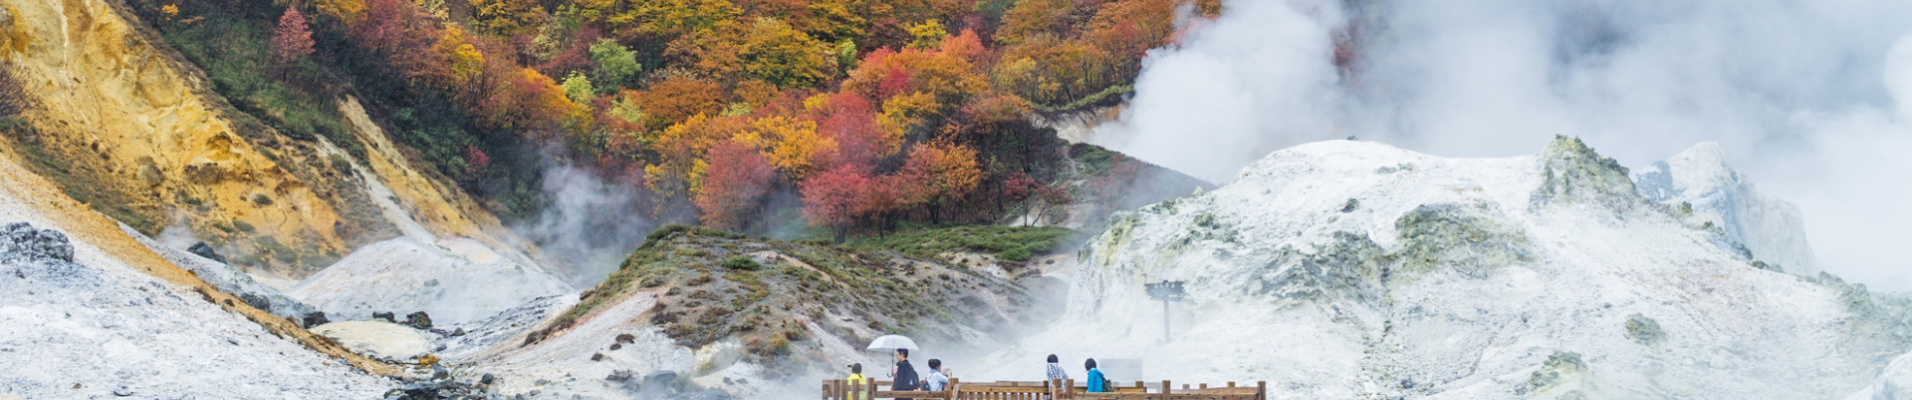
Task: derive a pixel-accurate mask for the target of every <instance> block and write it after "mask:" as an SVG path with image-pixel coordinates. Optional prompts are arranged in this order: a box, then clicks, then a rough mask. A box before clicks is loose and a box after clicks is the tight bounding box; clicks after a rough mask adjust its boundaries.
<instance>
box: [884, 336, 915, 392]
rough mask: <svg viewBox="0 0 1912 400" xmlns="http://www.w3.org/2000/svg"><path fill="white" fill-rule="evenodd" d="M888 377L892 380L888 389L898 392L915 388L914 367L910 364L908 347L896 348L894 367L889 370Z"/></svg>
mask: <svg viewBox="0 0 1912 400" xmlns="http://www.w3.org/2000/svg"><path fill="white" fill-rule="evenodd" d="M890 379H891V380H892V381H891V382H890V390H893V391H898V392H907V391H912V390H916V387H917V379H916V367H913V366H910V349H896V369H892V370H890ZM900 400H910V399H900Z"/></svg>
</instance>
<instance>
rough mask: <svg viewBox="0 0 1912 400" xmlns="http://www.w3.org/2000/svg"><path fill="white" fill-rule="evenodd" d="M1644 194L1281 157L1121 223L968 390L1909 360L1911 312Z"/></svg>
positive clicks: (1686, 376) (1460, 384)
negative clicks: (1046, 373) (1167, 299)
mask: <svg viewBox="0 0 1912 400" xmlns="http://www.w3.org/2000/svg"><path fill="white" fill-rule="evenodd" d="M1635 176H1636V175H1633V174H1631V173H1630V172H1629V171H1628V170H1627V169H1626V168H1624V167H1623V166H1621V165H1619V164H1618V163H1616V162H1613V161H1612V160H1611V159H1607V158H1605V157H1601V156H1599V155H1598V154H1597V153H1596V152H1594V151H1593V150H1592V149H1591V148H1588V147H1587V146H1586V145H1585V144H1584V143H1581V142H1580V141H1579V140H1577V139H1573V138H1558V139H1556V140H1555V141H1553V142H1552V143H1551V144H1549V146H1547V148H1546V149H1545V150H1544V151H1543V152H1542V153H1541V154H1540V155H1539V156H1529V157H1517V158H1504V159H1444V158H1438V157H1432V156H1427V155H1423V154H1416V153H1412V152H1408V151H1404V150H1400V149H1396V148H1392V147H1389V146H1386V145H1381V144H1375V143H1365V142H1354V141H1330V142H1320V143H1313V144H1307V145H1302V146H1297V147H1294V148H1290V149H1285V150H1281V151H1277V152H1275V153H1274V154H1271V155H1269V156H1268V157H1266V158H1264V159H1262V160H1260V161H1258V162H1256V163H1255V164H1254V165H1252V166H1250V167H1248V168H1246V169H1244V170H1243V172H1242V175H1241V177H1240V178H1239V179H1237V180H1236V181H1235V182H1233V183H1231V184H1229V185H1227V186H1224V187H1222V188H1220V189H1217V190H1215V191H1212V192H1208V193H1205V194H1201V195H1197V196H1194V197H1189V198H1182V199H1175V200H1169V201H1165V202H1162V203H1158V204H1155V205H1151V206H1148V207H1144V208H1142V209H1140V210H1137V211H1135V212H1129V213H1118V214H1117V215H1116V216H1114V217H1111V222H1110V224H1109V226H1110V228H1109V230H1108V231H1107V232H1105V233H1104V234H1102V235H1101V236H1098V237H1096V238H1095V239H1093V240H1092V241H1091V242H1090V244H1089V246H1088V248H1086V249H1085V250H1083V251H1082V254H1081V255H1080V259H1081V260H1082V264H1081V265H1080V266H1078V267H1077V269H1076V270H1075V271H1072V272H1070V275H1071V278H1070V280H1071V284H1070V294H1069V301H1068V311H1067V314H1066V315H1065V317H1064V320H1063V321H1062V322H1059V323H1057V324H1056V325H1055V326H1054V327H1052V328H1050V330H1048V331H1046V332H1043V333H1039V334H1036V335H1033V336H1030V337H1028V338H1025V339H1023V340H1022V341H1020V342H1018V343H1016V344H1015V345H1014V346H1012V347H1011V350H1006V351H1003V352H999V353H997V354H996V355H994V356H992V357H991V358H990V361H989V362H988V364H989V365H990V366H989V367H987V368H986V370H987V371H988V372H985V373H983V374H981V376H977V378H981V379H1029V378H1030V375H1031V374H1037V373H1040V371H1042V369H1041V366H1040V358H1041V355H1043V354H1046V353H1056V354H1059V355H1062V356H1063V357H1065V358H1073V359H1080V358H1083V357H1095V358H1137V359H1141V360H1143V362H1144V364H1145V365H1147V366H1148V371H1146V372H1145V373H1144V374H1145V377H1144V378H1142V379H1144V380H1147V379H1164V378H1168V377H1172V378H1173V379H1177V380H1188V381H1209V382H1215V381H1224V380H1232V381H1241V380H1264V379H1265V380H1268V381H1270V385H1271V387H1272V388H1275V393H1274V394H1273V396H1272V397H1283V396H1287V397H1307V398H1396V397H1411V398H1469V399H1496V398H1520V399H1526V398H1549V399H1550V398H1721V399H1725V398H1748V397H1757V398H1775V399H1785V398H1823V396H1824V395H1825V394H1828V393H1853V392H1855V391H1857V390H1860V389H1861V388H1862V387H1864V386H1866V385H1868V384H1871V383H1873V380H1874V378H1873V377H1875V376H1879V375H1880V374H1881V371H1882V370H1884V369H1885V368H1886V367H1887V361H1889V360H1890V359H1891V358H1892V357H1895V356H1897V355H1899V354H1902V353H1904V352H1906V350H1907V349H1908V348H1912V340H1909V339H1912V338H1908V337H1907V335H1906V334H1905V333H1904V332H1905V331H1906V329H1907V328H1908V327H1912V323H1908V321H1912V317H1909V316H1908V315H1909V314H1908V310H1912V306H1908V304H1907V301H1906V299H1904V298H1902V297H1898V296H1890V295H1881V294H1877V293H1871V292H1869V291H1867V290H1865V288H1864V287H1863V286H1861V285H1849V284H1846V283H1844V282H1841V281H1839V280H1838V279H1837V278H1836V277H1832V276H1830V275H1817V276H1802V275H1792V274H1785V273H1780V272H1778V271H1775V270H1774V269H1773V268H1768V267H1762V265H1763V264H1764V263H1763V262H1761V261H1760V260H1758V259H1756V258H1754V257H1753V256H1752V255H1751V254H1748V253H1747V252H1742V251H1737V250H1735V249H1736V248H1735V247H1734V246H1732V245H1730V244H1736V243H1738V242H1737V239H1735V238H1734V237H1733V236H1731V235H1729V234H1727V233H1725V232H1723V231H1722V230H1719V229H1706V228H1705V226H1706V225H1707V224H1706V223H1705V221H1706V219H1705V218H1706V217H1704V216H1696V215H1694V213H1690V212H1685V211H1684V210H1683V207H1681V206H1679V205H1677V204H1674V205H1669V204H1666V203H1665V202H1663V201H1662V200H1659V199H1660V198H1654V197H1649V196H1646V195H1642V194H1641V192H1642V190H1641V189H1640V187H1641V186H1648V187H1650V188H1651V187H1655V186H1651V185H1647V184H1641V183H1638V182H1635V181H1634V180H1633V178H1634V177H1635ZM1689 187H1691V186H1689ZM1676 197H1677V196H1676ZM1749 225H1750V224H1749ZM1765 227H1768V228H1770V227H1771V226H1770V225H1766V226H1765ZM1722 243H1724V244H1728V245H1722ZM1163 279H1171V280H1184V281H1186V282H1187V287H1188V289H1189V292H1190V296H1189V297H1190V301H1189V302H1188V303H1186V304H1183V305H1180V306H1177V307H1176V308H1175V311H1174V312H1173V313H1172V314H1170V315H1169V317H1170V318H1171V319H1172V320H1174V321H1176V322H1175V324H1174V325H1175V326H1174V327H1173V331H1174V332H1176V333H1175V335H1176V336H1175V339H1173V340H1170V341H1168V342H1161V340H1162V337H1161V331H1160V330H1159V329H1157V327H1156V324H1158V323H1160V322H1159V321H1161V320H1162V318H1163V317H1164V316H1163V315H1162V312H1161V305H1160V304H1159V303H1157V302H1153V301H1150V300H1148V298H1147V297H1146V296H1143V295H1142V292H1143V291H1142V288H1141V285H1142V283H1143V282H1153V281H1157V280H1163ZM1083 338H1096V339H1097V340H1093V341H1090V340H1083ZM1091 343H1092V344H1091ZM1154 376H1161V377H1162V378H1156V377H1154ZM966 378H968V377H966ZM1120 379H1124V380H1127V379H1135V378H1120ZM1881 379H1883V378H1881Z"/></svg>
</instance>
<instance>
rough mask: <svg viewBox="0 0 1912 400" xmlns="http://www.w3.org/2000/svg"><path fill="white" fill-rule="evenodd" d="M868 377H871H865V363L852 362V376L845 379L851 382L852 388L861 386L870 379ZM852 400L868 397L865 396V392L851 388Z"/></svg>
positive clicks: (862, 399) (861, 399)
mask: <svg viewBox="0 0 1912 400" xmlns="http://www.w3.org/2000/svg"><path fill="white" fill-rule="evenodd" d="M868 379H869V378H864V377H863V363H855V364H850V377H849V378H844V379H843V381H844V382H847V383H849V384H850V387H852V388H861V387H863V385H864V384H865V383H866V382H867V381H868ZM850 400H866V399H864V398H863V392H859V391H856V390H851V391H850Z"/></svg>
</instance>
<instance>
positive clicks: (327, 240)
mask: <svg viewBox="0 0 1912 400" xmlns="http://www.w3.org/2000/svg"><path fill="white" fill-rule="evenodd" d="M0 9H4V10H5V15H6V17H4V18H0V32H4V35H0V65H3V66H4V67H6V68H11V69H14V70H15V71H16V72H18V73H17V75H18V76H19V77H20V79H21V80H22V81H23V84H24V86H26V87H27V88H28V91H29V92H30V93H31V95H32V96H33V97H35V98H36V100H37V101H38V103H39V107H35V108H34V109H33V110H29V111H28V112H26V113H25V114H24V115H22V117H23V119H25V120H26V121H28V122H29V125H30V127H16V128H13V129H8V130H6V133H7V134H6V135H4V136H5V139H6V140H4V141H0V151H4V153H6V156H7V157H10V158H13V159H15V160H18V161H20V162H21V163H22V164H24V165H27V166H29V167H30V168H31V169H33V170H34V172H36V173H39V174H41V175H44V176H47V177H48V178H50V179H51V180H53V181H55V182H56V183H58V184H59V185H61V186H62V189H64V190H65V191H66V192H67V194H68V195H70V196H72V197H74V198H76V199H78V200H81V201H82V202H85V203H87V204H89V205H92V206H93V207H94V208H96V209H99V210H100V211H102V212H104V213H106V214H107V215H109V216H112V217H114V218H116V219H119V220H121V221H124V222H126V223H127V224H129V225H132V226H133V227H135V228H136V229H139V230H141V231H143V232H145V233H147V234H155V233H157V232H158V231H160V230H162V229H165V228H167V227H171V226H183V227H187V228H190V230H191V231H192V232H193V233H194V234H195V236H197V237H199V238H201V239H203V240H206V241H208V242H210V243H212V244H214V245H215V247H218V248H220V249H221V250H222V251H224V252H226V253H228V256H229V257H228V258H230V259H231V260H232V261H233V262H234V263H235V264H238V265H240V266H243V267H247V268H250V269H254V270H267V271H270V272H272V273H276V274H280V275H284V276H287V277H292V278H298V277H303V276H305V275H309V274H311V273H312V272H315V271H317V270H319V269H322V268H324V267H326V266H328V265H330V264H332V263H333V262H334V261H337V260H338V259H340V258H341V257H343V256H344V255H345V254H348V253H350V252H351V251H352V250H353V249H356V248H357V247H359V246H362V245H365V244H368V243H371V242H375V241H378V240H383V239H388V238H391V237H395V236H399V235H401V234H402V233H403V232H402V231H401V229H400V228H401V226H402V225H405V223H406V222H407V221H406V220H407V219H416V220H417V225H422V226H423V227H424V229H425V230H427V231H429V232H430V233H432V234H435V235H441V236H452V235H456V236H464V237H472V238H478V239H480V240H481V241H483V242H486V243H487V244H490V245H494V246H497V245H499V244H501V241H499V240H496V239H492V236H491V235H488V234H486V231H487V230H488V229H493V228H495V227H496V226H497V225H498V224H497V221H496V219H495V218H493V217H491V216H489V215H486V214H485V212H484V211H483V210H482V209H479V208H477V207H476V206H474V205H472V202H471V201H470V200H469V199H467V198H465V197H464V196H463V194H462V193H459V192H458V190H457V189H456V187H455V186H453V185H450V184H444V183H441V182H442V178H437V177H434V176H432V175H428V174H421V173H419V172H418V171H417V170H414V169H413V168H411V167H409V166H408V164H407V163H406V162H405V159H404V153H403V152H402V151H401V150H400V149H399V148H398V147H397V146H394V145H392V143H391V141H390V140H388V139H386V138H385V137H384V133H383V132H382V131H380V130H378V129H377V125H376V124H374V123H372V122H371V121H370V120H369V119H366V118H364V113H363V112H362V111H361V112H355V113H348V115H356V116H357V118H349V119H353V121H351V122H352V123H353V124H352V125H353V126H354V127H355V129H354V130H355V131H357V132H356V133H357V134H358V135H360V136H361V138H363V139H364V140H365V142H367V143H369V144H374V145H373V146H368V147H369V149H368V150H369V151H368V155H367V158H369V159H370V160H367V162H364V163H363V164H368V165H369V166H370V168H360V167H355V166H353V165H352V164H353V161H354V160H353V158H352V156H350V155H347V154H345V153H344V152H339V151H336V148H335V147H332V146H330V145H329V144H327V143H324V142H323V139H316V140H298V139H293V138H291V137H287V136H282V135H280V134H279V133H278V132H277V131H274V130H273V129H272V128H270V127H267V126H265V125H263V124H260V123H259V122H258V121H257V120H255V119H253V118H251V117H250V116H247V115H245V114H243V113H240V112H238V111H236V110H235V109H233V107H232V106H231V105H230V104H228V103H227V102H226V101H225V99H223V98H221V97H220V96H219V95H217V94H216V93H214V92H213V91H211V90H210V84H209V83H208V80H207V79H206V78H205V77H204V75H203V74H202V73H200V72H199V71H198V70H197V69H196V67H195V66H193V65H192V64H190V63H188V62H184V61H182V60H183V59H182V58H180V57H179V56H178V55H177V54H176V53H174V52H173V51H172V50H171V49H169V48H167V47H165V45H164V44H163V42H161V41H159V40H158V37H157V34H156V33H154V32H153V31H151V30H150V29H149V28H147V27H146V26H144V25H142V24H141V23H140V22H138V21H137V20H136V19H134V18H135V17H133V14H132V13H131V12H130V11H129V10H127V9H126V8H125V7H124V6H123V5H122V4H119V3H116V2H114V1H110V0H0ZM341 107H342V108H343V109H347V110H352V109H357V108H358V106H357V103H356V102H355V101H350V100H349V99H346V100H344V101H342V102H341ZM361 171H367V172H369V173H370V174H372V175H373V176H364V175H365V173H366V172H361ZM375 181H383V182H389V183H391V185H390V188H391V191H390V192H391V193H390V197H389V198H395V199H396V201H397V202H398V203H399V204H401V205H403V206H404V207H403V208H404V211H405V212H404V213H401V214H400V215H392V214H391V213H389V212H388V208H389V207H382V206H381V204H379V203H378V202H375V201H374V197H373V195H372V194H370V193H369V192H368V190H367V189H366V188H367V187H369V186H373V183H375ZM389 198H388V199H389ZM405 214H410V215H405ZM411 215H416V216H417V218H410V216H411Z"/></svg>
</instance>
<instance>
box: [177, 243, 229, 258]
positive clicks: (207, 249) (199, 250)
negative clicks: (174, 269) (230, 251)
mask: <svg viewBox="0 0 1912 400" xmlns="http://www.w3.org/2000/svg"><path fill="white" fill-rule="evenodd" d="M186 251H187V252H190V253H193V255H196V256H200V257H205V258H206V259H208V260H213V261H218V262H222V263H223V262H226V256H222V255H219V252H218V251H215V250H213V249H212V245H208V244H206V242H199V243H193V246H192V247H188V248H186Z"/></svg>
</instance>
